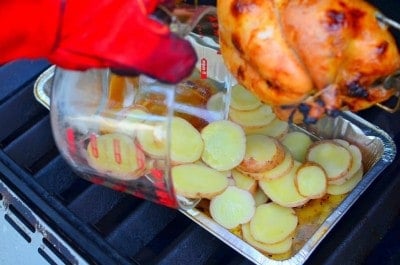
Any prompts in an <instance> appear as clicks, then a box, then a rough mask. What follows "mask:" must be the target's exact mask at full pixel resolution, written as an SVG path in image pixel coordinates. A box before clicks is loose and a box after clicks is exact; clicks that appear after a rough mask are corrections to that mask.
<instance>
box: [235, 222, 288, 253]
mask: <svg viewBox="0 0 400 265" xmlns="http://www.w3.org/2000/svg"><path fill="white" fill-rule="evenodd" d="M242 236H243V240H244V241H246V242H247V243H249V244H250V245H252V246H253V247H254V248H255V249H257V250H259V251H261V252H263V253H266V254H282V253H286V252H288V251H289V250H290V248H291V247H292V244H293V238H292V237H291V236H288V237H287V238H285V239H283V240H282V241H279V242H276V243H273V244H266V243H263V242H260V241H257V240H256V239H255V238H254V237H253V235H252V234H251V232H250V223H246V224H243V225H242Z"/></svg>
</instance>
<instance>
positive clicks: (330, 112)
mask: <svg viewBox="0 0 400 265" xmlns="http://www.w3.org/2000/svg"><path fill="white" fill-rule="evenodd" d="M326 114H327V115H328V116H330V117H332V118H336V117H337V116H339V114H340V110H337V109H329V110H326Z"/></svg>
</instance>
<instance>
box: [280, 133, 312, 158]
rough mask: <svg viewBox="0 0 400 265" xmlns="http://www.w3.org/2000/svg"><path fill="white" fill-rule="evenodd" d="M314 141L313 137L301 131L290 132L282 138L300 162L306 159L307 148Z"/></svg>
mask: <svg viewBox="0 0 400 265" xmlns="http://www.w3.org/2000/svg"><path fill="white" fill-rule="evenodd" d="M312 143H313V141H312V139H311V137H310V136H309V135H308V134H306V133H304V132H300V131H293V132H289V133H287V134H286V135H285V136H284V137H283V139H282V144H283V145H284V146H286V147H287V148H288V149H289V150H290V152H291V153H292V155H293V157H294V159H296V160H297V161H299V162H304V161H305V157H306V153H307V150H308V148H309V147H310V145H311V144H312Z"/></svg>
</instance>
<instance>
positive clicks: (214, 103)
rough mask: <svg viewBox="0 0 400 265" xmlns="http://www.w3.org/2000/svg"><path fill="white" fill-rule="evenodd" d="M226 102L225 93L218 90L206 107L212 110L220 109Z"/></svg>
mask: <svg viewBox="0 0 400 265" xmlns="http://www.w3.org/2000/svg"><path fill="white" fill-rule="evenodd" d="M224 104H225V102H224V93H222V92H218V93H216V94H214V95H212V96H211V97H210V98H209V99H208V101H207V105H206V107H207V109H208V110H211V111H219V110H221V106H223V105H224Z"/></svg>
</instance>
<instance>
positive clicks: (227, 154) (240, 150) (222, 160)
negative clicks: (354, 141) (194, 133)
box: [201, 120, 246, 171]
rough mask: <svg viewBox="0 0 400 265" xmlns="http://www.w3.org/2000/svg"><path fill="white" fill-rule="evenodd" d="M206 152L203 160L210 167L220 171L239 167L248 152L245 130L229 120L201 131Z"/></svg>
mask: <svg viewBox="0 0 400 265" xmlns="http://www.w3.org/2000/svg"><path fill="white" fill-rule="evenodd" d="M201 137H202V138H203V141H204V150H203V153H202V155H201V159H202V160H203V161H204V162H205V163H206V164H207V165H209V166H210V167H212V168H215V169H217V170H220V171H224V170H230V169H233V168H234V167H236V166H237V165H239V164H240V163H241V162H242V160H243V158H244V155H245V151H246V137H245V134H244V131H243V129H242V128H241V127H240V126H239V125H237V124H235V123H233V122H231V121H227V120H221V121H215V122H212V123H210V124H208V125H207V126H206V127H204V128H203V130H202V131H201Z"/></svg>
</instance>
